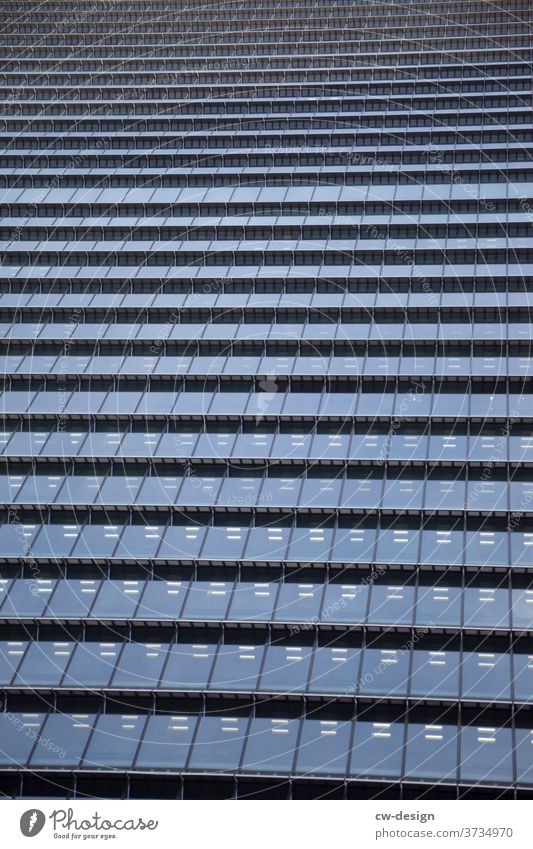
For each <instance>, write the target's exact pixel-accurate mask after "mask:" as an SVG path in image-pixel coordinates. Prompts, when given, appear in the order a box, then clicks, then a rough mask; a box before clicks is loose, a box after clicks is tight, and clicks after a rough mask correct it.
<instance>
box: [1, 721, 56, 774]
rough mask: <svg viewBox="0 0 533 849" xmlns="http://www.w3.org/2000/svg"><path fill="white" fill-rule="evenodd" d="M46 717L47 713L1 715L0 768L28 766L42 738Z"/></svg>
mask: <svg viewBox="0 0 533 849" xmlns="http://www.w3.org/2000/svg"><path fill="white" fill-rule="evenodd" d="M46 716H47V715H46V714H45V713H13V712H12V711H9V712H7V713H4V712H3V713H0V766H2V767H7V768H12V767H19V766H25V765H26V763H27V761H28V758H29V756H30V753H31V751H32V749H33V747H34V746H35V744H36V742H37V740H39V739H40V737H41V730H42V727H43V723H44V721H45V719H46ZM15 732H18V733H15ZM37 748H39V744H38V743H37ZM41 749H42V746H41Z"/></svg>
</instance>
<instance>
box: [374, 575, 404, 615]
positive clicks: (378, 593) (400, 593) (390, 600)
mask: <svg viewBox="0 0 533 849" xmlns="http://www.w3.org/2000/svg"><path fill="white" fill-rule="evenodd" d="M407 581H408V579H407V577H404V578H403V579H398V578H396V577H394V576H391V578H390V583H388V584H381V583H377V582H374V583H373V585H372V589H371V595H370V607H369V610H368V621H369V623H370V622H372V623H375V622H383V623H385V624H391V625H400V624H401V625H406V624H410V623H411V622H412V621H413V615H414V604H415V589H414V586H413V584H412V583H408V582H407Z"/></svg>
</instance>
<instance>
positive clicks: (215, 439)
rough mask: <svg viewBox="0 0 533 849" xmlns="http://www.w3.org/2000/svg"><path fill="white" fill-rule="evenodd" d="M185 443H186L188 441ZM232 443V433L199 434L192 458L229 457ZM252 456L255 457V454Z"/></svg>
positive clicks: (186, 454)
mask: <svg viewBox="0 0 533 849" xmlns="http://www.w3.org/2000/svg"><path fill="white" fill-rule="evenodd" d="M237 438H239V437H237ZM186 441H187V442H188V440H186ZM234 442H235V434H234V433H229V432H228V433H201V434H200V436H199V437H198V440H197V442H196V445H195V447H194V456H195V457H214V458H215V459H219V458H224V457H228V456H230V455H231V449H232V446H233V443H234ZM179 456H189V454H188V453H185V454H183V455H181V454H180V455H179ZM246 456H249V455H248V454H247V455H246ZM252 456H255V454H254V455H252Z"/></svg>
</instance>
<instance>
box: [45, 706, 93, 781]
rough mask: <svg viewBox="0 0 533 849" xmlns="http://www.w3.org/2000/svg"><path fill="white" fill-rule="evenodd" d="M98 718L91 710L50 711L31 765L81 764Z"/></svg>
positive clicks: (60, 765) (69, 765)
mask: <svg viewBox="0 0 533 849" xmlns="http://www.w3.org/2000/svg"><path fill="white" fill-rule="evenodd" d="M95 718H96V717H95V716H94V715H90V714H88V713H76V714H74V713H71V714H67V713H64V714H61V713H52V714H50V715H49V716H48V719H47V720H46V724H45V726H44V728H43V731H42V739H41V740H40V741H39V743H38V744H37V746H36V747H35V750H34V752H33V754H32V757H31V760H30V766H31V767H34V768H36V767H45V766H55V767H60V768H61V769H64V768H66V767H77V766H79V763H80V760H81V757H82V755H83V752H84V750H85V746H86V745H87V741H88V739H89V735H90V733H91V731H92V728H93V724H94V720H95ZM50 743H51V745H50Z"/></svg>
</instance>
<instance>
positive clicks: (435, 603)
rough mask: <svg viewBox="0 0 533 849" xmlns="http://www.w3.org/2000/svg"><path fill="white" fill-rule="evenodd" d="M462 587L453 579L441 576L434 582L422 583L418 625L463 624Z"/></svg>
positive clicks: (417, 609)
mask: <svg viewBox="0 0 533 849" xmlns="http://www.w3.org/2000/svg"><path fill="white" fill-rule="evenodd" d="M461 597H462V595H461V589H460V587H459V586H457V585H456V584H454V583H453V582H452V581H446V578H441V579H440V580H439V581H435V582H434V583H433V584H430V585H428V584H421V585H420V586H419V588H418V596H417V600H416V624H417V625H432V624H434V625H435V626H436V627H438V626H439V625H453V626H455V627H459V626H460V624H461Z"/></svg>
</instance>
